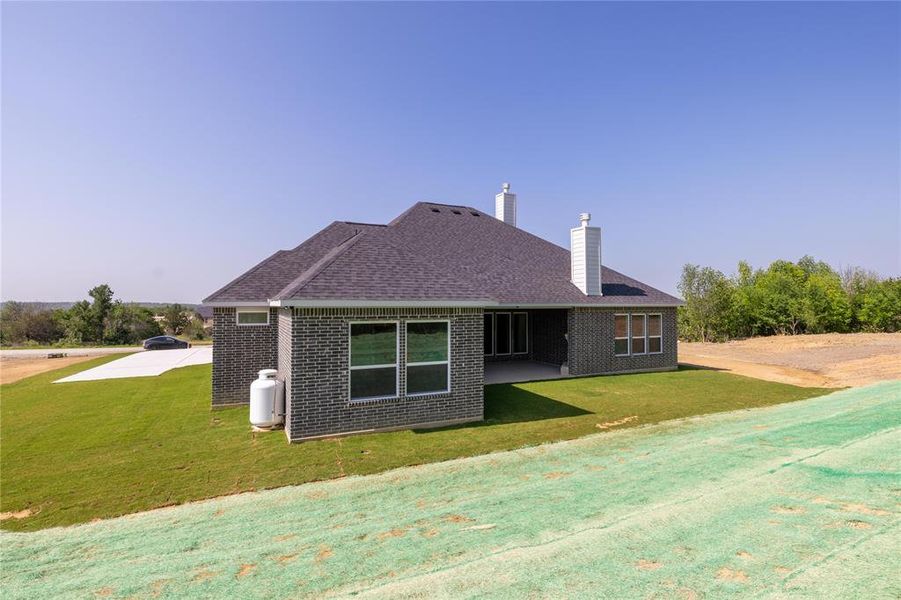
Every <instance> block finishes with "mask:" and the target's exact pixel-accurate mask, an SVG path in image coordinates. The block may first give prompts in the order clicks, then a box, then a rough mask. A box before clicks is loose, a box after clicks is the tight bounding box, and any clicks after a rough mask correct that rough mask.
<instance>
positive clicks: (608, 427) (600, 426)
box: [595, 415, 638, 429]
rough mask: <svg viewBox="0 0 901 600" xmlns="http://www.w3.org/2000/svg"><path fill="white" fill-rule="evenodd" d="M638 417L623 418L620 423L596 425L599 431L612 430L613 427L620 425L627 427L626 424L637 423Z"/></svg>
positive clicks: (612, 422) (611, 422)
mask: <svg viewBox="0 0 901 600" xmlns="http://www.w3.org/2000/svg"><path fill="white" fill-rule="evenodd" d="M637 420H638V415H632V416H631V417H623V418H622V419H619V420H618V421H610V422H608V423H598V424H597V425H595V427H597V428H598V429H610V428H611V427H617V426H619V425H625V424H626V423H631V422H632V421H637Z"/></svg>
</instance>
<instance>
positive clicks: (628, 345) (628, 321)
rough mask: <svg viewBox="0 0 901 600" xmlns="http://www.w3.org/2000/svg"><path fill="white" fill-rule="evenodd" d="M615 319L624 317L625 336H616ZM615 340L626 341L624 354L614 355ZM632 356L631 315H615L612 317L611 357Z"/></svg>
mask: <svg viewBox="0 0 901 600" xmlns="http://www.w3.org/2000/svg"><path fill="white" fill-rule="evenodd" d="M616 317H626V336H625V337H617V336H616ZM616 340H626V353H625V354H617V353H616ZM631 354H632V315H630V314H629V313H616V314H614V315H613V356H631Z"/></svg>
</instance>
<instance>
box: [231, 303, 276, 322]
mask: <svg viewBox="0 0 901 600" xmlns="http://www.w3.org/2000/svg"><path fill="white" fill-rule="evenodd" d="M237 313H238V317H237V318H238V325H268V324H269V308H268V307H266V306H252V307H243V306H242V307H240V308H238V310H237Z"/></svg>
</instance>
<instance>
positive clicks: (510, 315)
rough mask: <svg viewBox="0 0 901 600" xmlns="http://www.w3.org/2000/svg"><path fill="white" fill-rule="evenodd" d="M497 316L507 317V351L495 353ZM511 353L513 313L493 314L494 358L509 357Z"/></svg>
mask: <svg viewBox="0 0 901 600" xmlns="http://www.w3.org/2000/svg"><path fill="white" fill-rule="evenodd" d="M498 315H507V325H508V327H507V351H506V352H498V351H497V316H498ZM512 353H513V313H510V312H506V311H499V312H495V313H494V355H495V356H510V355H511V354H512Z"/></svg>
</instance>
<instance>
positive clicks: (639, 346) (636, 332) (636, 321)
mask: <svg viewBox="0 0 901 600" xmlns="http://www.w3.org/2000/svg"><path fill="white" fill-rule="evenodd" d="M644 336H645V316H644V315H632V354H646V353H647V347H646V346H645V338H644Z"/></svg>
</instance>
